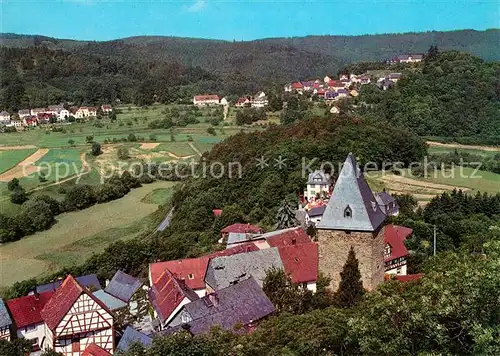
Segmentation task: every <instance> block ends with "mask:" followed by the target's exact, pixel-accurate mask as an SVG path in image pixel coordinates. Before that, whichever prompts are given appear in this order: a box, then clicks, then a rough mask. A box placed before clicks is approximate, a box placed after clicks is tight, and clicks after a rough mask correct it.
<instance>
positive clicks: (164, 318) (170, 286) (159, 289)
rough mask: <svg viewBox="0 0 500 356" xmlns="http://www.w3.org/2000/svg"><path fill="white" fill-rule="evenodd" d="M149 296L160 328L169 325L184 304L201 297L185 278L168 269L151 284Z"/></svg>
mask: <svg viewBox="0 0 500 356" xmlns="http://www.w3.org/2000/svg"><path fill="white" fill-rule="evenodd" d="M148 296H149V301H150V302H151V305H152V306H153V309H154V311H155V317H156V318H158V320H159V321H160V325H159V326H160V330H162V329H164V328H166V327H167V326H168V324H169V323H170V321H171V320H172V318H173V317H174V316H175V315H176V314H177V313H178V312H179V310H180V309H181V308H182V306H183V305H185V304H188V303H190V302H192V301H193V300H196V299H199V298H200V296H199V295H198V294H197V293H196V292H195V291H194V290H193V289H191V288H189V287H188V286H187V285H186V282H185V281H184V280H181V279H178V278H176V276H175V275H174V274H173V273H172V272H171V271H169V270H168V269H166V270H164V271H163V273H162V274H161V276H160V277H159V278H158V280H157V281H156V282H155V283H154V284H153V285H152V286H151V288H150V289H149V291H148Z"/></svg>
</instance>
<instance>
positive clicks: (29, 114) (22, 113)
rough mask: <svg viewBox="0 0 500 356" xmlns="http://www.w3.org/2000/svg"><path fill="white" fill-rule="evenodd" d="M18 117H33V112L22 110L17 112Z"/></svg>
mask: <svg viewBox="0 0 500 356" xmlns="http://www.w3.org/2000/svg"><path fill="white" fill-rule="evenodd" d="M17 115H18V116H19V118H21V119H22V118H23V117H25V116H31V110H30V109H21V110H19V111H18V112H17Z"/></svg>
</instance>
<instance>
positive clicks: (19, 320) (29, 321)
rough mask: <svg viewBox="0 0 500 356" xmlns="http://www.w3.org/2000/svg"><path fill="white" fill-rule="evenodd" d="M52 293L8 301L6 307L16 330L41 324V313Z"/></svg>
mask: <svg viewBox="0 0 500 356" xmlns="http://www.w3.org/2000/svg"><path fill="white" fill-rule="evenodd" d="M52 294H54V292H45V293H41V294H38V295H37V294H34V295H27V296H25V297H21V298H16V299H11V300H8V301H7V302H6V303H7V306H8V308H9V310H10V314H11V315H12V319H13V320H14V323H15V324H16V326H17V328H24V327H25V326H28V325H33V324H39V323H42V322H43V318H42V315H41V311H42V309H43V307H44V306H45V304H47V302H48V301H49V299H50V297H51V296H52Z"/></svg>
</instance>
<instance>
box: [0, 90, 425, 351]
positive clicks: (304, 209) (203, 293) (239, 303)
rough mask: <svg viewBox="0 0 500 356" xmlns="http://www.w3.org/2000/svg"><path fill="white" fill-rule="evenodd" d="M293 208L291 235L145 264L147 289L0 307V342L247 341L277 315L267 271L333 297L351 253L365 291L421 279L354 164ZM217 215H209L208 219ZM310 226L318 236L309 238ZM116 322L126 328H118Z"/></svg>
mask: <svg viewBox="0 0 500 356" xmlns="http://www.w3.org/2000/svg"><path fill="white" fill-rule="evenodd" d="M214 100H215V99H214ZM298 200H299V205H300V208H299V209H298V210H297V211H296V213H295V214H296V215H295V217H296V220H297V224H296V226H295V227H291V228H287V229H281V230H276V231H270V232H264V230H263V229H262V228H261V227H259V226H256V225H251V224H247V223H235V224H232V225H229V226H226V227H224V228H223V229H222V230H221V231H220V239H219V245H220V246H219V247H220V249H219V250H218V251H216V252H213V253H210V254H208V255H204V256H201V257H196V258H184V259H180V260H172V261H157V262H154V263H151V264H150V265H149V273H148V279H147V280H144V279H140V278H138V277H135V276H131V275H129V274H126V273H124V272H123V271H116V274H115V275H114V277H113V278H112V279H111V280H109V281H106V282H105V286H104V288H103V286H102V285H101V281H99V280H98V278H97V276H96V275H93V274H92V275H84V276H72V275H68V276H66V278H65V279H64V280H55V281H53V282H51V283H48V284H43V285H39V286H37V287H36V288H35V289H34V290H32V292H30V293H29V294H28V295H25V296H22V297H20V298H15V299H11V300H6V301H3V300H1V299H0V338H3V339H7V340H12V339H14V338H25V339H28V340H30V341H31V343H32V344H33V352H32V353H31V355H40V354H41V352H42V350H46V349H50V350H54V351H56V352H61V353H63V354H64V355H73V356H74V355H111V354H113V353H116V352H118V351H126V350H128V348H129V347H130V345H131V344H133V343H136V342H137V343H140V344H142V345H144V346H145V347H146V348H147V347H149V346H150V345H151V343H152V338H153V337H154V336H157V335H170V334H174V333H177V332H180V331H183V332H187V333H189V334H191V335H198V334H203V333H206V332H208V331H210V329H211V328H212V327H214V326H219V327H221V328H222V329H225V330H229V331H234V332H238V333H243V332H251V331H252V330H254V328H255V327H257V325H258V324H259V322H260V321H262V320H264V319H266V318H267V317H269V316H271V315H273V314H274V313H275V306H274V305H273V303H272V302H271V301H270V300H269V298H268V297H267V295H266V294H265V293H264V291H263V289H262V287H263V283H264V280H265V278H266V273H267V272H268V271H269V270H270V269H272V268H276V269H282V270H283V271H284V272H285V273H286V275H287V276H288V277H289V278H290V279H291V282H292V283H294V284H296V285H298V286H299V287H300V288H304V289H305V290H309V291H310V292H312V293H315V292H316V289H317V285H316V283H317V281H318V278H319V273H320V272H321V273H323V274H324V275H327V276H329V277H330V278H331V285H330V286H331V288H332V289H333V290H336V288H337V287H338V285H339V281H340V272H341V271H342V267H343V265H344V263H345V261H346V258H347V255H348V252H349V249H350V248H351V245H352V246H354V249H355V252H356V256H357V258H358V260H359V269H360V273H361V278H362V282H363V286H364V288H366V289H367V290H372V289H374V288H375V287H376V286H377V285H378V284H380V283H384V280H388V279H397V280H400V281H402V282H406V281H410V280H415V279H419V278H421V277H422V275H421V274H419V275H408V274H407V268H406V266H407V257H408V255H409V252H408V250H407V249H406V247H405V244H404V241H405V240H406V239H407V238H408V237H409V236H410V235H411V234H412V230H411V229H409V228H407V227H404V226H397V225H392V224H387V219H388V218H389V217H390V216H395V215H397V214H398V213H399V208H398V205H397V203H396V201H395V200H394V198H393V197H392V196H391V195H390V194H388V193H386V192H378V193H374V192H373V191H372V190H371V189H370V187H369V186H368V184H367V183H366V181H365V179H364V176H363V173H362V172H361V171H360V170H359V168H358V165H357V161H356V158H355V157H354V156H353V155H352V154H349V155H348V157H347V158H346V160H345V162H344V165H343V168H342V170H341V171H340V172H339V175H338V179H337V180H336V181H334V180H333V179H332V177H331V176H330V175H329V174H327V173H326V172H324V171H321V170H317V171H314V172H312V173H311V174H310V175H309V177H308V180H307V185H306V189H305V191H304V193H303V194H302V195H301V196H300V197H298ZM223 215H224V211H223V210H221V209H216V210H214V211H213V216H214V219H218V218H219V217H221V216H223ZM311 225H312V226H315V228H316V231H317V232H316V234H315V236H309V235H308V234H307V233H306V230H307V227H308V226H311ZM346 241H348V242H346ZM144 310H146V312H144ZM123 314H126V315H130V316H131V317H132V319H131V321H130V322H128V323H125V325H124V324H121V326H120V327H117V320H118V319H119V318H120V315H123ZM236 326H238V330H237V331H236V330H235V327H236Z"/></svg>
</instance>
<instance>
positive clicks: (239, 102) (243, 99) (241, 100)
mask: <svg viewBox="0 0 500 356" xmlns="http://www.w3.org/2000/svg"><path fill="white" fill-rule="evenodd" d="M247 101H249V100H248V98H246V97H241V98H238V100H237V101H236V104H245V103H246V102H247Z"/></svg>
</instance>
